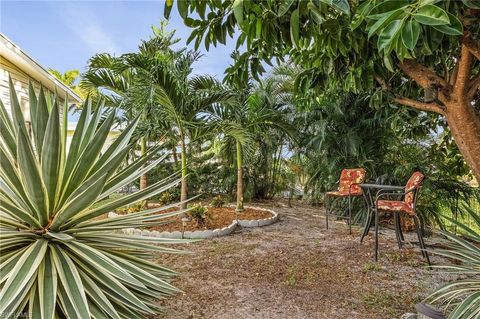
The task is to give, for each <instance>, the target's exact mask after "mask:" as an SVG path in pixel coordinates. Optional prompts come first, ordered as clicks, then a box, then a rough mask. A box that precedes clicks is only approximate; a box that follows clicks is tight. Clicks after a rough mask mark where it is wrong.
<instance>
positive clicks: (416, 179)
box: [404, 172, 425, 204]
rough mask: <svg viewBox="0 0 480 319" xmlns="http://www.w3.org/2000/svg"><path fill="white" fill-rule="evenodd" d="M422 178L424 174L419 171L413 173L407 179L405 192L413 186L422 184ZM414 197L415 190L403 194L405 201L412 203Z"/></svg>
mask: <svg viewBox="0 0 480 319" xmlns="http://www.w3.org/2000/svg"><path fill="white" fill-rule="evenodd" d="M424 178H425V175H423V174H422V173H420V172H415V173H413V174H412V176H411V177H410V179H409V180H408V182H407V185H406V186H405V192H408V191H410V190H412V189H413V188H416V187H419V186H420V185H421V184H422V182H423V179H424ZM414 198H415V192H409V193H407V194H406V195H405V199H404V201H405V202H406V203H410V204H413V200H414Z"/></svg>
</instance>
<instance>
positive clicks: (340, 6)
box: [331, 0, 350, 14]
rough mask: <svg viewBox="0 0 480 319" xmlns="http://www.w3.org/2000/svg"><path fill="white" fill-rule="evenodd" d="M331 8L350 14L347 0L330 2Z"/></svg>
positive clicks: (332, 0)
mask: <svg viewBox="0 0 480 319" xmlns="http://www.w3.org/2000/svg"><path fill="white" fill-rule="evenodd" d="M331 3H332V7H334V8H335V9H337V10H339V11H341V12H343V13H345V14H350V4H349V3H348V0H331Z"/></svg>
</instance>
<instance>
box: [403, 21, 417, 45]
mask: <svg viewBox="0 0 480 319" xmlns="http://www.w3.org/2000/svg"><path fill="white" fill-rule="evenodd" d="M419 36H420V24H419V23H418V22H417V21H415V20H413V19H412V20H408V21H407V23H406V24H405V26H404V27H403V29H402V41H403V44H404V45H405V46H406V47H407V48H408V49H410V50H413V49H414V48H415V46H416V45H417V41H418V37H419Z"/></svg>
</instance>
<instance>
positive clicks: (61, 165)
mask: <svg viewBox="0 0 480 319" xmlns="http://www.w3.org/2000/svg"><path fill="white" fill-rule="evenodd" d="M10 96H11V101H10V102H11V103H10V105H11V106H12V113H13V116H12V118H13V120H11V117H10V115H9V114H8V113H7V111H6V109H5V107H4V105H3V102H2V101H1V100H0V127H1V128H2V129H1V130H0V137H1V139H0V156H1V163H2V165H0V176H1V179H0V184H1V192H0V211H1V213H0V228H1V234H0V238H1V240H0V250H1V258H0V273H1V274H2V275H1V277H2V278H1V282H2V284H1V288H0V313H1V314H2V315H4V316H5V318H7V317H8V318H11V317H13V316H14V314H17V315H18V314H23V313H26V314H28V315H27V316H28V317H30V318H40V317H41V318H82V319H83V318H146V317H147V316H150V315H152V314H155V313H158V312H159V311H160V308H159V307H158V306H156V305H155V304H154V301H155V299H163V298H165V297H167V296H170V295H172V294H175V293H177V292H178V291H179V290H178V289H177V288H175V287H173V286H172V285H170V283H169V280H170V279H171V278H172V277H173V276H174V275H175V272H173V271H171V270H169V269H167V268H165V267H163V266H161V265H158V264H157V263H156V262H155V260H154V258H153V257H154V256H153V254H152V252H154V251H157V252H163V253H168V252H174V251H175V250H172V249H166V248H165V247H162V246H159V245H158V244H167V243H174V242H185V241H184V240H172V239H166V240H165V239H161V238H153V237H144V236H130V235H126V234H124V233H121V232H113V230H121V229H126V228H139V227H149V226H152V225H158V224H159V223H161V222H162V221H158V220H159V219H162V220H163V219H164V218H168V217H169V216H172V214H173V213H171V214H158V213H159V212H161V211H162V210H163V208H156V209H153V210H147V211H140V212H136V213H131V214H129V215H128V218H126V216H117V217H113V218H104V219H98V217H100V216H102V215H105V214H106V213H108V212H111V211H113V210H115V209H118V208H120V207H123V206H125V205H131V204H133V203H136V202H141V201H143V200H145V199H147V198H149V197H151V196H155V195H157V194H160V193H161V192H163V191H165V190H167V189H169V188H171V187H173V186H174V185H176V184H178V182H179V180H174V179H173V178H170V179H167V180H166V181H162V182H158V183H155V184H152V185H150V186H149V187H147V188H145V189H143V190H141V191H138V192H136V193H133V194H129V195H126V196H121V197H118V198H112V199H109V200H105V199H107V198H108V197H109V195H111V194H114V192H115V191H117V190H118V189H120V188H122V187H125V186H126V185H128V184H130V183H131V182H132V181H133V180H135V179H138V178H139V177H140V175H142V174H143V173H145V172H146V171H148V169H149V168H151V167H153V166H155V165H156V164H158V163H159V162H160V161H161V160H162V159H161V158H160V159H157V152H158V149H150V150H149V151H148V152H147V154H145V156H144V157H142V158H140V159H138V160H134V161H132V162H129V163H128V165H123V166H122V165H121V164H122V163H123V162H124V161H125V159H126V156H127V154H128V153H129V152H130V151H131V149H132V148H133V147H135V143H130V142H131V136H132V134H133V132H134V130H135V127H136V125H137V123H138V120H136V121H133V122H132V123H130V124H129V125H128V126H127V127H126V128H125V129H124V130H123V132H122V133H121V134H120V135H119V136H118V137H117V139H116V140H115V141H114V142H113V143H112V144H111V145H109V146H108V147H106V148H105V149H104V150H103V151H102V148H104V144H105V142H106V139H107V136H108V134H109V132H110V128H111V126H112V124H113V123H114V120H115V110H112V109H110V111H106V110H104V109H103V108H102V106H101V104H99V105H97V107H96V108H95V111H94V112H92V109H91V104H90V103H89V102H86V103H85V105H84V106H83V111H82V113H81V115H80V118H79V121H78V124H77V127H76V130H75V133H74V136H73V139H72V142H71V145H70V148H69V150H68V153H67V150H66V134H65V132H66V130H67V127H66V125H67V121H66V120H67V119H66V117H64V119H65V120H62V121H61V116H60V113H63V114H66V113H67V105H65V106H64V107H63V110H62V111H60V110H59V108H61V106H60V105H59V104H58V102H56V101H55V100H54V99H48V98H47V97H46V96H45V93H44V91H43V90H40V94H39V96H38V98H37V96H36V95H35V93H34V91H33V87H31V88H30V97H29V101H30V107H29V109H30V112H31V114H30V117H31V118H32V119H34V122H33V123H32V124H33V125H32V129H33V130H32V133H33V134H32V135H33V138H32V140H31V139H30V138H29V132H28V130H27V127H26V125H25V120H24V117H23V113H22V110H21V108H20V104H19V102H18V99H17V96H16V93H15V90H14V88H13V84H12V82H11V81H10ZM47 101H54V102H53V105H50V102H47ZM145 163H148V165H147V166H146V167H144V165H145ZM152 214H158V215H159V216H158V217H156V216H155V218H156V219H155V221H152V220H154V219H152Z"/></svg>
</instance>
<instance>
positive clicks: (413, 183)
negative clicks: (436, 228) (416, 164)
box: [377, 172, 425, 215]
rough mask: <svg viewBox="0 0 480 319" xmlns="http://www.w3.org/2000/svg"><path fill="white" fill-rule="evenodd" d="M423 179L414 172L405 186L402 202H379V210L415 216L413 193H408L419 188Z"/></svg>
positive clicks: (418, 173) (420, 174)
mask: <svg viewBox="0 0 480 319" xmlns="http://www.w3.org/2000/svg"><path fill="white" fill-rule="evenodd" d="M424 179H425V175H423V174H422V173H420V172H415V173H413V174H412V176H411V177H410V179H409V180H408V182H407V185H406V186H405V192H406V193H407V194H405V198H404V199H403V201H393V200H379V201H378V203H377V205H378V207H377V208H378V209H379V210H384V211H394V212H405V213H407V214H411V215H415V210H414V209H413V200H414V199H415V191H413V192H409V191H411V190H412V189H414V188H417V187H420V185H421V184H422V181H423V180H424Z"/></svg>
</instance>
